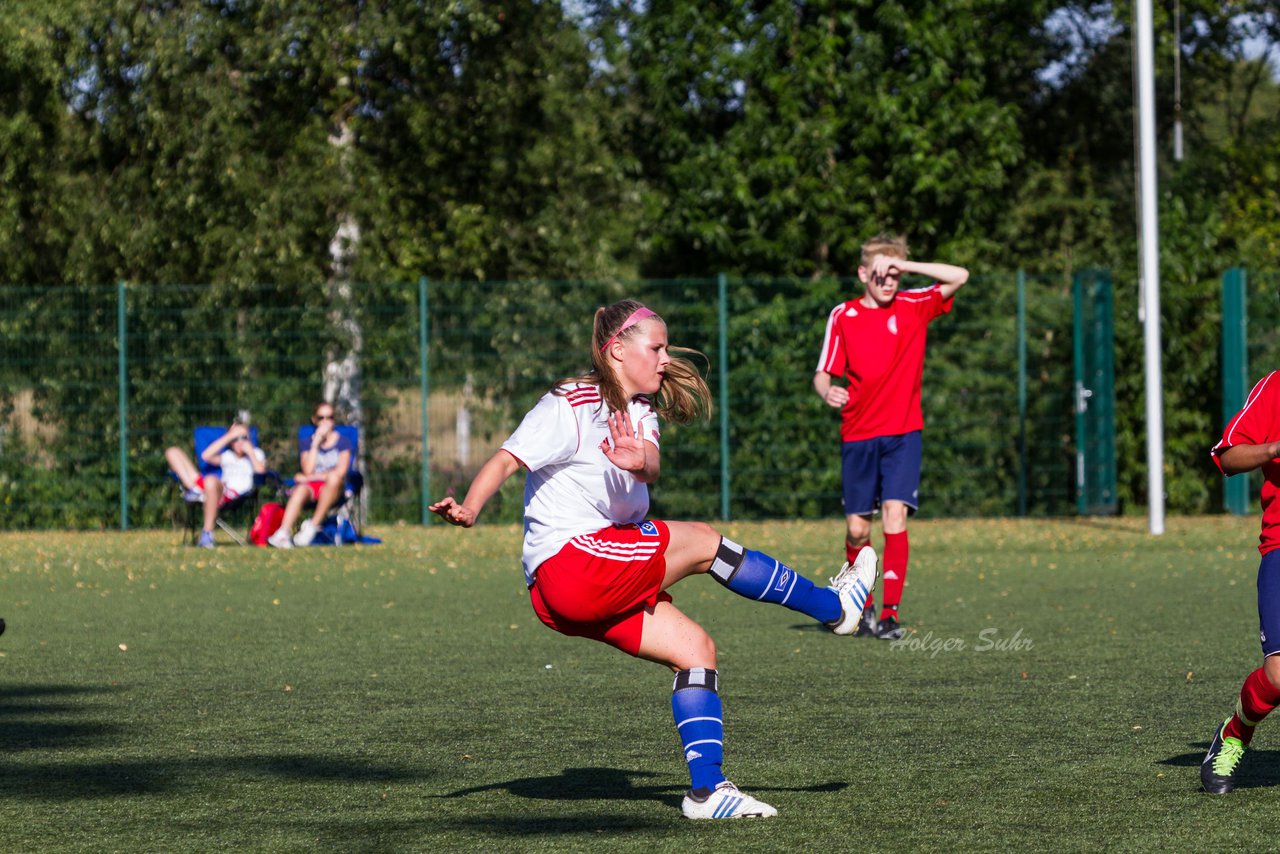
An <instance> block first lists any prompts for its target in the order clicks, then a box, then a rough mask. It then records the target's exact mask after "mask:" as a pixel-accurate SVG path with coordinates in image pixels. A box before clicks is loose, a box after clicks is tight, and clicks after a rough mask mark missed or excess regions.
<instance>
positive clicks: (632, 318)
mask: <svg viewBox="0 0 1280 854" xmlns="http://www.w3.org/2000/svg"><path fill="white" fill-rule="evenodd" d="M657 314H658V313H657V312H656V311H650V310H649V309H647V308H645V307H644V306H640V307H639V308H637V309H636V310H635V311H633V312H631V313H630V314H628V315H627V319H626V320H624V321H622V325H621V326H619V327H618V331H617V332H615V333H613V336H612V337H611V338H610V339H609V340H608V341H606V342H604V346H603V347H601V348H600V352H601V353H603V352H604V351H605V350H608V349H609V345H610V344H612V343H613V342H614V341H617V340H618V336H619V335H621V334H622V333H623V331H624V330H626V329H629V328H631V327H632V326H635V325H636V324H637V323H639V322H640V321H642V320H647V319H648V318H650V317H656V316H657Z"/></svg>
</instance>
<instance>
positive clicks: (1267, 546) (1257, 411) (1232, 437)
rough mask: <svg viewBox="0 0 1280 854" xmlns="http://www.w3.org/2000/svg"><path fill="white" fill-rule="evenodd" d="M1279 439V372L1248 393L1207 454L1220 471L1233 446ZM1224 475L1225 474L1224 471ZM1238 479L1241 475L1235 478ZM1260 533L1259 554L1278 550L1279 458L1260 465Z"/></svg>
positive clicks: (1259, 382) (1263, 380)
mask: <svg viewBox="0 0 1280 854" xmlns="http://www.w3.org/2000/svg"><path fill="white" fill-rule="evenodd" d="M1277 440H1280V371H1272V372H1271V373H1269V374H1267V375H1266V376H1265V377H1263V378H1262V379H1261V380H1259V381H1258V384H1257V385H1255V386H1254V387H1253V390H1252V391H1250V392H1249V397H1248V399H1247V400H1245V404H1244V409H1241V410H1240V411H1239V412H1237V413H1236V414H1235V415H1234V416H1233V417H1232V419H1231V420H1230V421H1228V422H1227V426H1226V427H1224V428H1223V430H1222V439H1221V441H1219V442H1218V444H1216V445H1214V446H1213V450H1212V451H1211V452H1210V453H1211V455H1212V456H1213V464H1214V465H1216V466H1217V467H1218V471H1222V460H1220V459H1218V458H1219V456H1221V454H1222V452H1223V451H1225V450H1226V449H1227V448H1230V447H1232V446H1234V445H1266V444H1269V443H1271V442H1275V441H1277ZM1223 474H1225V472H1223ZM1235 476H1236V477H1241V476H1242V475H1235ZM1262 476H1263V481H1262V492H1261V495H1260V498H1261V499H1262V533H1261V534H1259V536H1258V551H1259V552H1261V553H1262V554H1264V555H1265V554H1267V553H1268V552H1271V551H1274V550H1276V549H1278V548H1280V501H1277V500H1276V499H1277V498H1280V459H1275V460H1271V461H1270V462H1267V463H1264V464H1263V465H1262Z"/></svg>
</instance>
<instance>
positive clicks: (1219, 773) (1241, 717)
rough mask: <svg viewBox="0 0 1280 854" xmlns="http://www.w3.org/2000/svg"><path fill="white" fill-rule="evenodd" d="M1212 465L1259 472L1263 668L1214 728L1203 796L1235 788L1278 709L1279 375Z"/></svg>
mask: <svg viewBox="0 0 1280 854" xmlns="http://www.w3.org/2000/svg"><path fill="white" fill-rule="evenodd" d="M1212 454H1213V461H1214V462H1215V463H1216V464H1217V466H1218V468H1219V469H1220V470H1221V471H1222V473H1223V474H1224V475H1228V476H1230V475H1238V474H1243V473H1245V472H1251V471H1253V470H1254V469H1262V475H1263V478H1264V480H1263V482H1262V496H1261V497H1262V534H1261V536H1260V537H1259V538H1258V541H1259V542H1258V551H1259V552H1261V553H1262V561H1261V563H1260V564H1259V565H1258V628H1259V638H1260V640H1261V641H1262V666H1261V667H1259V668H1258V669H1257V670H1254V671H1253V672H1252V673H1250V674H1249V675H1248V676H1247V677H1245V680H1244V685H1243V686H1241V688H1240V699H1239V701H1238V702H1237V703H1236V710H1235V713H1234V714H1232V715H1231V716H1230V717H1228V718H1227V719H1226V720H1225V721H1223V722H1222V723H1221V724H1219V725H1218V727H1217V728H1216V729H1215V730H1214V733H1213V741H1212V742H1211V743H1210V745H1209V752H1208V753H1207V754H1206V755H1205V757H1204V761H1203V762H1202V763H1201V764H1200V782H1201V784H1203V786H1204V789H1205V791H1206V792H1209V793H1211V794H1215V795H1225V794H1226V793H1227V792H1230V791H1231V790H1232V789H1233V788H1234V787H1235V780H1236V771H1237V769H1239V767H1240V760H1241V759H1243V758H1244V752H1245V748H1246V747H1248V746H1249V742H1250V741H1252V740H1253V730H1254V727H1256V726H1257V725H1258V724H1260V723H1262V719H1263V718H1265V717H1266V716H1267V715H1268V714H1269V713H1270V712H1271V710H1272V709H1274V708H1275V707H1276V705H1277V704H1280V687H1277V686H1280V657H1277V656H1276V653H1278V652H1280V500H1277V498H1280V459H1277V458H1278V457H1280V371H1273V372H1272V373H1270V374H1267V376H1265V377H1263V378H1262V380H1261V381H1260V382H1259V383H1258V384H1257V385H1256V386H1254V387H1253V391H1251V392H1249V397H1248V399H1247V400H1246V401H1245V405H1244V409H1241V410H1240V411H1239V412H1237V413H1236V414H1235V416H1234V417H1233V418H1232V419H1231V421H1230V422H1228V423H1227V426H1226V429H1224V430H1223V431H1222V440H1221V441H1220V442H1218V444H1216V445H1214V446H1213V451H1212Z"/></svg>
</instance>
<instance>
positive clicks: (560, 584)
mask: <svg viewBox="0 0 1280 854" xmlns="http://www.w3.org/2000/svg"><path fill="white" fill-rule="evenodd" d="M670 542H671V532H670V531H669V530H668V529H667V525H666V523H665V522H659V521H656V520H655V521H649V522H642V523H640V524H639V525H612V526H610V527H608V528H602V529H600V530H599V531H596V532H595V533H593V534H582V535H580V536H577V537H574V538H573V539H572V540H570V541H569V542H567V543H565V546H564V548H562V549H560V551H559V552H557V553H556V554H555V555H554V556H552V557H550V558H548V559H547V560H546V561H544V562H543V563H542V565H541V566H539V567H538V571H537V573H536V574H535V575H534V581H533V586H532V587H530V588H529V598H530V599H531V600H532V602H533V610H534V612H535V613H536V614H537V615H538V619H540V620H542V622H543V623H544V624H545V625H547V626H548V627H550V628H553V629H555V630H556V631H557V632H560V633H561V634H564V635H570V636H573V637H586V638H591V639H593V640H598V641H601V642H603V643H607V644H609V645H610V646H615V647H617V648H618V649H620V650H622V651H623V652H625V653H627V654H628V655H635V654H636V653H637V652H639V650H640V636H641V634H642V632H643V630H644V614H645V611H647V610H652V609H653V606H654V605H656V604H658V603H659V602H670V601H671V596H670V595H669V594H667V593H666V592H664V591H663V590H662V578H663V576H664V575H665V574H666V571H667V558H666V554H667V546H668V544H669V543H670Z"/></svg>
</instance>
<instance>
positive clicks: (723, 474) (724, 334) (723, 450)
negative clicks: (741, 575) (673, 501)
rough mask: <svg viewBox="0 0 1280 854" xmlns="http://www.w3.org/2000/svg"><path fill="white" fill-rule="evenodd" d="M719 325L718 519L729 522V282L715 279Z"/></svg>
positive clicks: (722, 275) (723, 275)
mask: <svg viewBox="0 0 1280 854" xmlns="http://www.w3.org/2000/svg"><path fill="white" fill-rule="evenodd" d="M716 290H717V295H716V296H717V302H718V305H717V314H718V315H719V325H720V518H721V519H722V520H724V521H726V522H727V521H729V282H728V279H727V278H726V276H725V274H724V273H720V274H719V275H718V276H717V277H716Z"/></svg>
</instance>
